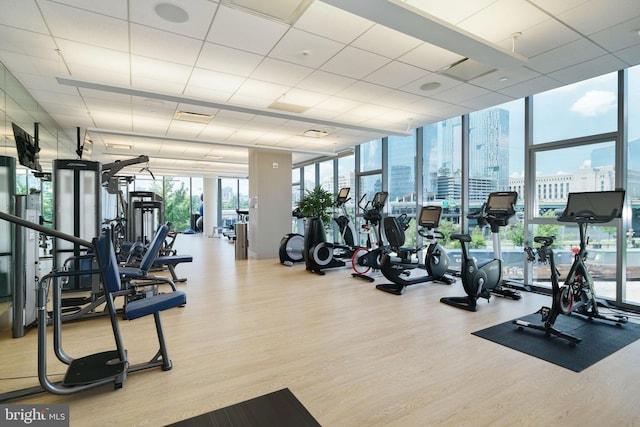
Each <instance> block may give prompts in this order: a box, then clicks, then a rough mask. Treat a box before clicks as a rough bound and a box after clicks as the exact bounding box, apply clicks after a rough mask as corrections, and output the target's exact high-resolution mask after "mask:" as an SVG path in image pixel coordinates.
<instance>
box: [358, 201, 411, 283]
mask: <svg viewBox="0 0 640 427" xmlns="http://www.w3.org/2000/svg"><path fill="white" fill-rule="evenodd" d="M388 196H389V193H387V192H386V191H378V192H377V193H376V194H375V195H374V196H373V200H368V201H367V203H366V204H365V205H364V206H362V201H363V200H364V198H365V197H366V194H365V195H364V196H362V198H361V199H360V201H359V202H358V207H360V209H361V210H362V218H363V219H364V221H365V223H364V224H363V225H362V229H363V230H365V231H366V232H367V233H368V234H367V245H366V247H359V248H357V249H356V250H355V252H354V253H353V256H352V257H351V267H352V268H353V271H354V273H351V276H352V277H356V278H358V279H364V280H367V281H369V282H373V281H374V280H375V279H374V278H373V277H371V276H368V275H367V273H368V272H369V271H371V270H379V269H380V260H381V259H382V256H383V255H384V254H385V253H386V252H387V251H389V247H388V246H384V244H383V241H382V232H381V230H380V223H381V221H382V210H383V209H384V205H385V203H387V197H388ZM404 218H407V216H406V215H404ZM408 224H409V222H408V221H406V225H407V226H408ZM405 228H406V227H405ZM372 235H373V236H374V238H375V239H376V242H372V241H371V236H372Z"/></svg>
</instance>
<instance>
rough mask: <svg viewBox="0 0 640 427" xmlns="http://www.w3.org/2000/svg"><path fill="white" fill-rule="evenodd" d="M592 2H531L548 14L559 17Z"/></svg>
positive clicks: (579, 0)
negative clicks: (558, 15)
mask: <svg viewBox="0 0 640 427" xmlns="http://www.w3.org/2000/svg"><path fill="white" fill-rule="evenodd" d="M590 1H591V0H562V1H558V0H530V2H531V3H532V4H534V5H536V6H538V7H539V8H540V9H542V10H544V11H546V12H547V13H550V14H553V15H557V14H560V13H562V12H566V11H568V10H570V9H573V8H575V7H577V6H579V5H581V4H583V3H589V2H590Z"/></svg>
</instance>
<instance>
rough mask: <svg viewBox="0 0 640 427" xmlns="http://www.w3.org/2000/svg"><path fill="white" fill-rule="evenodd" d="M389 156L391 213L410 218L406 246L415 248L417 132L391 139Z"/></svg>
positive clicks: (388, 145)
mask: <svg viewBox="0 0 640 427" xmlns="http://www.w3.org/2000/svg"><path fill="white" fill-rule="evenodd" d="M387 152H388V155H387V159H388V161H387V163H386V168H387V170H386V174H387V182H388V192H389V199H388V200H387V205H388V209H387V212H389V213H390V214H391V215H393V216H396V217H397V216H399V215H402V214H406V215H407V216H409V217H410V218H412V220H411V222H410V223H409V228H407V230H406V231H405V246H408V247H412V246H415V245H416V243H417V242H416V238H417V231H416V230H417V224H416V208H417V202H418V192H417V182H416V177H417V174H416V130H415V129H414V130H413V131H412V132H411V135H409V136H404V137H402V136H390V137H389V138H387Z"/></svg>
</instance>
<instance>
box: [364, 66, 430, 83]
mask: <svg viewBox="0 0 640 427" xmlns="http://www.w3.org/2000/svg"><path fill="white" fill-rule="evenodd" d="M429 74H431V72H430V71H426V70H423V69H422V68H418V67H414V66H412V65H408V64H404V63H402V62H398V61H393V62H390V63H388V64H387V65H385V66H383V67H382V68H379V69H378V70H376V71H374V72H373V73H371V74H369V75H368V76H367V77H365V78H364V80H365V81H367V82H369V83H374V84H377V85H380V86H386V87H389V88H394V89H397V88H400V87H402V86H405V85H407V84H409V83H411V82H413V81H415V80H418V79H420V78H422V77H425V76H427V75H429Z"/></svg>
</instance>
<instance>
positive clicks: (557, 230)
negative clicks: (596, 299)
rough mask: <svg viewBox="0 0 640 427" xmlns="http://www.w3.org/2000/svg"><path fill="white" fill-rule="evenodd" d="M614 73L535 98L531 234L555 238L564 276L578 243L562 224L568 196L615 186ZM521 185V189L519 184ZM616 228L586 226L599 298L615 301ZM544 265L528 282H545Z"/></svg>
mask: <svg viewBox="0 0 640 427" xmlns="http://www.w3.org/2000/svg"><path fill="white" fill-rule="evenodd" d="M617 93H618V92H617V73H612V74H608V75H605V76H601V77H597V78H594V79H590V80H586V81H582V82H579V83H576V84H572V85H568V86H565V87H562V88H559V89H555V90H551V91H548V92H545V93H542V94H539V95H535V96H534V97H533V143H534V145H533V146H532V147H531V165H532V173H533V176H532V177H530V178H531V179H532V180H533V181H532V182H531V181H529V182H528V183H527V184H526V185H528V186H529V187H528V188H530V189H531V191H532V193H533V194H531V196H530V197H529V198H528V201H529V202H531V203H533V207H534V209H532V215H533V217H532V218H531V220H530V223H531V224H532V235H531V237H532V238H533V236H536V235H553V236H555V238H556V241H555V244H554V248H555V253H556V264H557V267H558V269H559V271H560V274H561V276H564V275H565V274H566V273H567V272H568V270H569V268H570V266H571V264H572V263H573V251H574V250H575V249H576V248H577V247H578V244H579V233H578V227H577V226H576V225H573V224H568V223H560V222H558V221H557V218H558V216H560V215H561V214H562V212H563V211H564V208H565V207H566V203H567V198H568V195H569V193H571V192H592V191H607V190H613V189H615V188H616V139H617V133H616V132H617V111H618V110H617V107H618V102H617V100H618V97H617ZM523 185H525V184H524V183H523ZM617 224H618V221H613V222H611V223H608V224H595V225H590V226H589V227H588V235H589V255H588V258H587V265H588V267H589V269H590V271H591V272H592V275H593V277H594V281H595V288H596V293H597V294H598V295H599V296H600V297H606V298H609V299H616V264H617V259H618V254H617V243H616V239H617ZM549 276H550V272H549V269H548V266H535V267H534V268H533V271H532V279H533V280H534V281H536V282H538V283H542V284H545V283H546V284H547V285H548V284H549V279H548V278H549Z"/></svg>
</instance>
